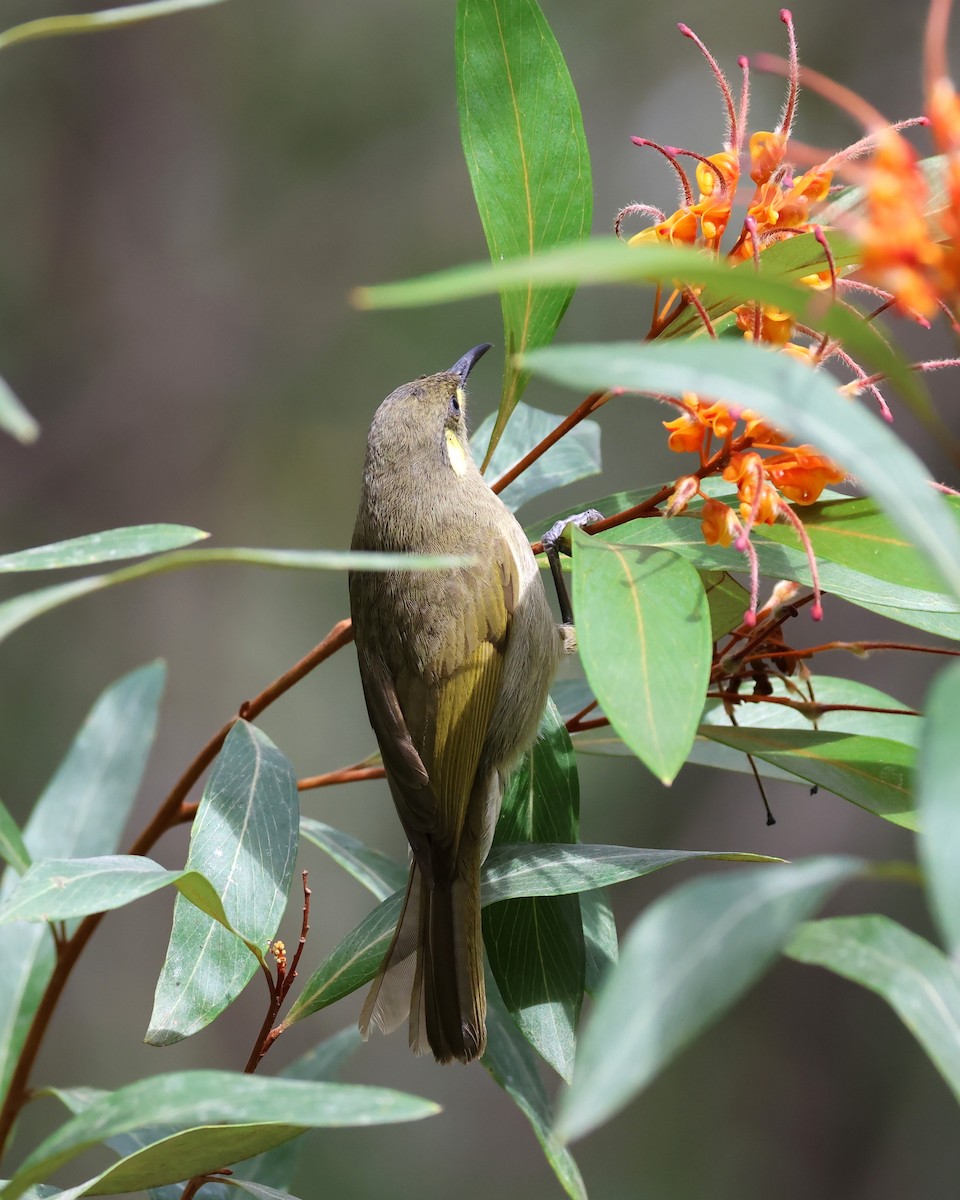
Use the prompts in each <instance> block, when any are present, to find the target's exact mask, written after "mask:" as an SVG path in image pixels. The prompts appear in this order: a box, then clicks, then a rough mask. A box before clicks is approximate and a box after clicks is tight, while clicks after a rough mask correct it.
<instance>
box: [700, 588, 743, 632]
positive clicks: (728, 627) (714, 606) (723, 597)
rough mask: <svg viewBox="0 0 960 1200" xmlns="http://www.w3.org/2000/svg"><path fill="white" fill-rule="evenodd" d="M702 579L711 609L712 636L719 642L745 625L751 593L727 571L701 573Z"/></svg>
mask: <svg viewBox="0 0 960 1200" xmlns="http://www.w3.org/2000/svg"><path fill="white" fill-rule="evenodd" d="M700 578H701V579H702V581H703V590H704V592H706V595H707V604H708V605H709V607H710V636H711V637H712V638H713V640H714V641H715V642H718V641H719V640H720V639H721V638H722V637H725V636H726V635H727V634H728V633H730V632H731V631H732V630H734V629H736V628H737V627H738V626H739V625H742V624H743V618H744V614H745V613H746V611H747V609H748V608H749V607H750V593H749V592H748V591H747V589H746V588H745V587H744V586H743V584H742V583H738V582H737V581H736V580H735V579H734V578H732V577H731V576H730V575H728V574H727V572H726V571H701V572H700Z"/></svg>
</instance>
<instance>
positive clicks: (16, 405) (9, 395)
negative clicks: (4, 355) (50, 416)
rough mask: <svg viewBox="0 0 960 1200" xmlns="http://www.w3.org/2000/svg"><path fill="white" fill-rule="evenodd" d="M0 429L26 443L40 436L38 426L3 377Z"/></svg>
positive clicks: (0, 388) (0, 392)
mask: <svg viewBox="0 0 960 1200" xmlns="http://www.w3.org/2000/svg"><path fill="white" fill-rule="evenodd" d="M0 429H2V430H3V431H4V432H5V433H9V434H10V436H11V437H14V438H16V439H17V441H18V442H23V443H24V445H27V444H28V443H30V442H35V441H36V440H37V438H38V437H39V436H40V426H39V425H38V424H37V423H36V421H35V420H34V419H33V417H31V415H30V414H29V413H28V412H27V410H26V409H25V408H24V406H23V404H22V403H21V402H20V400H19V398H18V397H17V396H16V395H15V394H14V391H13V389H12V388H11V387H10V385H9V383H7V381H6V380H5V379H0Z"/></svg>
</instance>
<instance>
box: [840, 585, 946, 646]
mask: <svg viewBox="0 0 960 1200" xmlns="http://www.w3.org/2000/svg"><path fill="white" fill-rule="evenodd" d="M916 594H917V595H919V596H923V597H924V598H926V597H929V596H931V595H934V594H935V593H931V592H918V593H916ZM910 595H911V593H910V592H909V590H908V589H904V592H903V596H904V598H906V599H909V598H910ZM939 599H940V600H942V601H945V602H946V603H945V604H944V605H943V607H942V608H941V609H940V610H939V611H937V610H932V609H923V608H910V607H906V608H904V607H903V606H902V605H899V604H897V605H891V604H877V603H874V602H872V601H866V600H858V601H856V603H857V604H859V606H860V607H861V608H867V609H869V610H870V612H875V613H877V615H878V616H881V617H886V618H887V619H888V620H890V621H897V622H899V624H901V625H909V626H910V627H911V628H912V629H920V630H922V631H923V632H924V633H932V634H933V635H934V636H935V637H942V638H949V639H950V641H953V642H960V611H956V610H953V611H951V609H950V607H949V605H951V604H955V603H956V602H955V601H954V600H953V597H952V596H944V595H941V596H940V597H939Z"/></svg>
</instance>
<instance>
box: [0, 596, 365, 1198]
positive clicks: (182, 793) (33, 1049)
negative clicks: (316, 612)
mask: <svg viewBox="0 0 960 1200" xmlns="http://www.w3.org/2000/svg"><path fill="white" fill-rule="evenodd" d="M352 640H353V626H352V624H351V622H350V621H349V620H343V621H338V622H337V624H336V625H334V627H333V629H331V631H330V632H329V633H328V634H327V636H326V637H325V638H324V639H323V641H322V642H321V643H320V644H319V645H318V646H316V647H314V649H313V650H311V651H310V653H309V654H308V655H306V657H305V658H302V659H301V660H300V662H298V663H296V664H295V665H294V666H293V667H291V668H290V670H289V671H285V672H284V674H283V675H281V676H280V677H279V678H277V679H275V680H274V681H273V683H271V684H270V685H269V686H268V687H266V688H264V690H263V691H262V692H260V693H259V695H257V696H255V697H254V698H253V700H246V701H244V703H243V704H241V705H240V710H239V717H243V718H244V719H252V718H253V717H255V716H257V715H258V714H259V713H261V712H263V710H264V709H265V708H267V707H268V706H269V705H271V704H272V703H273V702H274V701H275V700H276V699H277V698H278V697H280V696H282V695H283V693H284V692H286V691H288V690H289V689H290V688H292V687H293V685H294V684H295V683H298V682H299V681H300V680H301V679H302V678H303V677H304V676H305V675H307V674H308V673H309V672H310V671H312V670H313V669H314V667H316V666H319V664H320V663H322V662H323V661H324V660H325V659H327V658H329V657H330V656H331V655H332V654H334V653H335V652H336V651H337V650H340V649H342V647H344V646H346V645H348V644H349V643H350V642H351V641H352ZM237 720H238V717H234V718H233V719H232V720H230V721H228V722H227V724H226V725H224V726H223V728H222V729H220V730H219V731H218V732H217V733H216V734H215V735H214V736H213V737H212V738H211V739H210V741H209V742H207V744H206V746H204V748H203V749H202V750H201V751H200V753H199V754H198V755H197V756H196V758H195V759H194V760H193V762H192V763H191V764H190V766H189V767H188V768H187V769H186V771H185V772H184V773H183V775H181V777H180V778H179V779H178V780H177V782H176V784H175V785H174V787H173V790H172V791H171V792H170V793H169V795H168V796H167V797H166V799H165V800H164V801H163V803H162V804H161V806H160V808H159V809H158V810H157V812H156V814H155V815H154V817H153V819H152V820H151V821H150V823H149V824H148V825H147V827H146V829H144V831H143V832H142V833H141V834H140V835H139V837H137V838H136V840H135V841H134V842H133V845H132V846H131V847H130V849H129V851H128V852H127V853H129V854H146V853H147V851H148V850H149V849H150V848H151V847H152V846H153V845H154V843H155V842H156V841H157V840H158V839H159V838H160V837H161V836H162V835H163V834H164V833H166V832H167V830H168V829H170V828H172V827H173V826H174V825H176V824H177V823H178V821H179V819H180V812H181V806H182V804H183V801H184V800H185V798H186V796H187V794H188V793H189V792H190V790H191V788H192V787H193V786H194V784H195V783H196V782H197V780H198V779H199V778H200V776H201V775H202V774H203V772H204V771H205V770H206V769H207V767H209V765H210V764H211V763H212V762H213V760H214V759H215V758H216V756H217V754H218V753H219V751H220V747H221V746H222V745H223V742H224V739H225V738H226V736H227V734H228V733H229V732H230V730H231V729H232V727H233V725H234V723H235V722H236V721H237ZM103 915H104V914H103V913H91V915H90V916H88V917H84V919H83V920H82V921H81V922H80V924H79V925H78V926H77V928H76V930H75V932H74V934H73V936H72V937H71V938H70V939H69V940H68V941H66V942H64V943H62V944H61V945H59V946H58V947H57V959H56V963H55V965H54V968H53V973H52V974H51V976H50V980H49V982H48V983H47V986H46V988H45V989H44V993H43V996H42V997H41V998H40V1003H39V1004H38V1005H37V1011H36V1012H35V1013H34V1016H33V1020H32V1021H31V1023H30V1029H29V1031H28V1032H27V1036H26V1038H25V1039H24V1043H23V1048H22V1050H21V1052H20V1056H19V1059H18V1061H17V1065H16V1067H15V1069H14V1071H13V1074H12V1076H11V1078H10V1086H9V1088H8V1089H7V1096H6V1099H5V1101H4V1104H3V1108H2V1110H0V1153H2V1150H3V1148H4V1147H5V1146H6V1144H7V1141H8V1139H9V1137H10V1134H11V1132H12V1130H13V1126H14V1122H15V1121H16V1119H17V1115H18V1114H19V1112H20V1109H21V1108H22V1107H23V1105H24V1102H25V1101H26V1097H27V1087H28V1084H29V1080H30V1074H31V1072H32V1071H33V1066H34V1063H35V1062H36V1058H37V1054H38V1053H39V1050H40V1046H41V1044H42V1042H43V1038H44V1035H45V1033H46V1030H47V1026H48V1025H49V1023H50V1019H51V1017H52V1016H53V1013H54V1010H55V1008H56V1006H57V1003H58V1001H59V999H60V996H61V994H62V992H63V989H64V987H65V986H66V983H67V980H68V979H69V977H70V973H71V971H72V970H73V967H74V965H75V964H76V962H77V959H78V958H79V957H80V955H81V953H82V952H83V949H84V947H85V946H86V944H87V942H89V940H90V938H91V937H92V936H93V934H94V932H95V930H96V928H97V926H98V925H99V924H100V921H101V919H102V918H103ZM185 1194H186V1193H185Z"/></svg>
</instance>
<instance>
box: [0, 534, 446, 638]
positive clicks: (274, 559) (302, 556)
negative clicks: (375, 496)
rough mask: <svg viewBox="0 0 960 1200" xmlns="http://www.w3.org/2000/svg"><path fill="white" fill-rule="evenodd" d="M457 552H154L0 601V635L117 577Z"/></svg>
mask: <svg viewBox="0 0 960 1200" xmlns="http://www.w3.org/2000/svg"><path fill="white" fill-rule="evenodd" d="M469 562H470V559H469V558H464V557H462V556H460V557H457V556H450V555H446V556H445V555H429V554H387V553H384V552H380V551H375V550H254V549H248V548H246V547H235V548H228V547H224V548H221V547H218V546H213V547H207V548H204V549H199V550H176V551H173V552H172V553H170V554H160V555H155V556H154V557H153V558H148V559H147V560H146V561H145V562H139V563H133V564H132V565H131V566H129V567H121V568H120V569H119V570H117V571H108V572H106V573H105V574H102V575H87V576H84V577H83V578H82V579H71V580H70V582H69V583H55V584H52V585H51V586H50V587H43V588H37V589H36V590H35V591H32V592H26V593H24V594H23V595H21V596H13V597H12V598H11V599H9V600H5V601H3V603H0V641H2V640H3V639H4V638H6V637H9V635H10V634H11V633H13V632H14V631H15V630H17V629H19V628H20V626H21V625H26V624H27V622H28V621H32V620H33V619H34V618H35V617H39V616H42V615H43V613H46V612H50V611H51V610H52V609H54V608H59V607H60V605H61V604H67V603H68V602H69V601H70V600H77V599H79V598H80V597H81V596H88V595H90V594H91V593H92V592H98V591H101V590H102V589H103V588H107V587H112V586H113V585H114V584H118V583H131V582H132V581H133V580H135V579H145V578H147V577H148V576H150V575H164V574H166V573H167V572H168V571H183V570H186V569H187V568H188V567H200V566H205V565H207V564H210V563H239V564H246V565H248V566H257V567H272V568H275V569H278V570H288V571H434V570H445V569H447V568H450V567H460V566H463V565H464V564H469Z"/></svg>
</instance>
